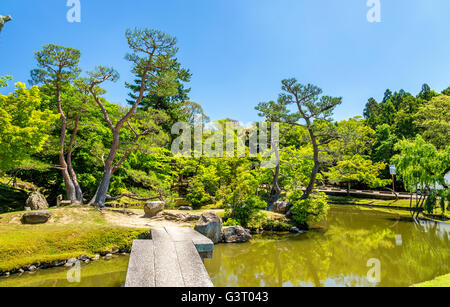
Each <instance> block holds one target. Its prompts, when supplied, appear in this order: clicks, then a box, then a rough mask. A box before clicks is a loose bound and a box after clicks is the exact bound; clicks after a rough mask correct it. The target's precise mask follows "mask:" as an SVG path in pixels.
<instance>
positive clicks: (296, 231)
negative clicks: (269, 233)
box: [289, 227, 306, 233]
mask: <svg viewBox="0 0 450 307" xmlns="http://www.w3.org/2000/svg"><path fill="white" fill-rule="evenodd" d="M289 231H290V232H291V233H305V232H306V231H305V230H301V229H299V228H297V227H292V228H291V229H290V230H289Z"/></svg>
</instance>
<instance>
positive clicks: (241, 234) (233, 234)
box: [222, 226, 252, 243]
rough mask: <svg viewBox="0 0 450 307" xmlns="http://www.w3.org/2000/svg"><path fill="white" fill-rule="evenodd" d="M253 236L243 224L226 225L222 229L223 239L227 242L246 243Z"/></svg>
mask: <svg viewBox="0 0 450 307" xmlns="http://www.w3.org/2000/svg"><path fill="white" fill-rule="evenodd" d="M251 238H252V235H251V234H250V232H249V231H248V230H245V229H244V228H242V227H241V226H229V227H224V228H223V230H222V240H223V242H225V243H244V242H247V241H248V240H250V239H251Z"/></svg>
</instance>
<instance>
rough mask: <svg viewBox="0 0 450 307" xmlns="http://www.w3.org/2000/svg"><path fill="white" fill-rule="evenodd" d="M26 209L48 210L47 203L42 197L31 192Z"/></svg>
mask: <svg viewBox="0 0 450 307" xmlns="http://www.w3.org/2000/svg"><path fill="white" fill-rule="evenodd" d="M26 207H29V208H31V210H42V209H48V203H47V200H46V199H45V197H44V195H42V194H41V193H39V192H33V193H31V194H30V196H29V197H28V199H27V202H26Z"/></svg>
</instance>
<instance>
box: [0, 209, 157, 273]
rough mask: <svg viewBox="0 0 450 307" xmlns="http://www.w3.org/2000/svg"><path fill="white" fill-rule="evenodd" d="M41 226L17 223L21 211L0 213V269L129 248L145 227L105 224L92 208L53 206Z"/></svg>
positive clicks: (145, 230)
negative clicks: (50, 217)
mask: <svg viewBox="0 0 450 307" xmlns="http://www.w3.org/2000/svg"><path fill="white" fill-rule="evenodd" d="M51 211H52V213H53V217H52V219H53V220H52V221H51V223H49V224H44V225H22V224H20V222H19V221H20V216H21V213H9V214H3V215H0V271H10V270H13V269H18V268H20V267H23V266H25V265H29V264H34V263H49V262H52V261H57V260H66V259H68V258H76V257H79V256H81V255H84V254H85V255H88V256H94V255H95V254H97V253H100V252H102V251H106V250H111V249H112V247H118V248H119V249H123V250H130V249H131V245H132V242H133V240H134V239H137V238H138V237H139V236H140V235H141V234H143V233H145V232H148V231H149V230H148V229H136V228H125V227H119V226H115V225H111V224H108V223H107V222H106V221H105V219H104V218H103V216H102V214H101V213H100V212H98V211H97V210H95V209H84V210H81V209H72V208H70V209H69V208H66V209H54V210H51Z"/></svg>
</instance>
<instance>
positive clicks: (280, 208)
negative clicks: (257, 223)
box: [272, 201, 289, 214]
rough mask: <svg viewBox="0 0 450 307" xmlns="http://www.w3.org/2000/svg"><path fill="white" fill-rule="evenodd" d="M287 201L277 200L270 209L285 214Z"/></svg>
mask: <svg viewBox="0 0 450 307" xmlns="http://www.w3.org/2000/svg"><path fill="white" fill-rule="evenodd" d="M288 205H289V203H288V202H287V201H277V202H275V203H274V204H273V206H272V211H273V212H276V213H282V214H286V212H287V207H288Z"/></svg>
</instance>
